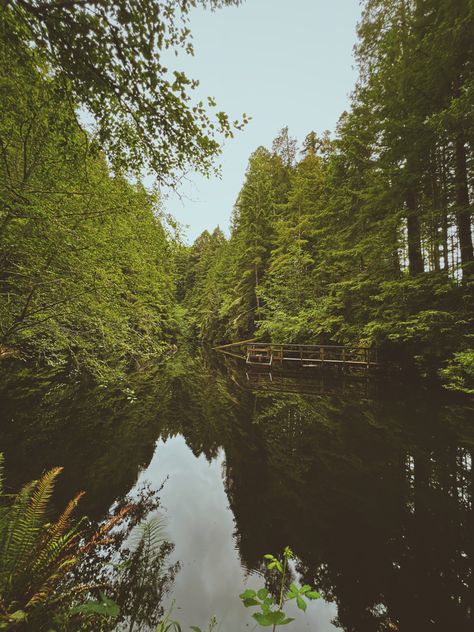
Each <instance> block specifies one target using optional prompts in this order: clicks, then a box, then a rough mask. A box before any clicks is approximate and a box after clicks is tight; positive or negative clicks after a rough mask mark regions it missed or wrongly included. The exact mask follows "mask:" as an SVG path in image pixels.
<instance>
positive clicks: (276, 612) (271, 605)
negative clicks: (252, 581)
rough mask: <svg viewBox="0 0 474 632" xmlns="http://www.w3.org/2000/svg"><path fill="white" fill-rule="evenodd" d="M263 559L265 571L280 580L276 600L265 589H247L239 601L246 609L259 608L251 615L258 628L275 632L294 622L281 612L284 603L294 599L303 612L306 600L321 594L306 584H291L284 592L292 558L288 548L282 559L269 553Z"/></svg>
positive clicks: (316, 597)
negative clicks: (265, 628)
mask: <svg viewBox="0 0 474 632" xmlns="http://www.w3.org/2000/svg"><path fill="white" fill-rule="evenodd" d="M264 557H265V559H266V560H267V569H268V570H269V571H273V570H275V571H277V572H278V573H279V575H280V578H281V579H280V594H279V597H278V600H277V599H276V598H275V597H274V596H273V595H272V594H271V593H270V591H269V590H268V589H267V588H260V589H259V590H252V589H250V588H249V589H247V590H245V591H244V592H243V593H242V594H241V595H240V599H241V600H242V603H243V605H244V606H245V607H246V608H250V607H253V606H256V607H258V608H260V612H254V614H253V615H252V616H253V618H254V619H255V621H256V622H257V623H258V624H259V625H260V626H262V627H270V626H272V627H273V630H275V628H276V627H277V626H279V625H288V624H289V623H291V622H292V621H294V617H288V616H287V615H286V614H285V612H284V611H283V606H284V604H285V602H287V601H291V600H293V599H294V600H295V601H296V605H297V606H298V608H299V609H300V610H303V612H304V611H306V608H307V600H314V599H319V598H320V597H321V594H320V593H319V592H316V591H315V590H313V589H312V588H311V586H309V585H308V584H304V585H303V586H301V587H299V588H298V586H296V584H294V583H293V582H292V583H290V586H289V589H288V590H286V583H285V582H286V578H287V571H288V561H289V560H290V559H292V557H293V552H292V551H291V549H290V548H289V547H286V548H285V550H284V551H283V556H282V559H280V558H278V557H275V556H274V555H272V554H271V553H267V554H266V555H265V556H264Z"/></svg>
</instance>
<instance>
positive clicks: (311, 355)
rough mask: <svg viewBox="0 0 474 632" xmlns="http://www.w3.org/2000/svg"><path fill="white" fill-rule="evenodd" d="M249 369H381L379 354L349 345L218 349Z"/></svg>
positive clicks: (243, 343)
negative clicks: (239, 360)
mask: <svg viewBox="0 0 474 632" xmlns="http://www.w3.org/2000/svg"><path fill="white" fill-rule="evenodd" d="M216 350H217V351H220V352H221V353H225V354H226V355H230V356H233V357H235V358H239V359H241V360H245V363H246V364H247V365H250V366H261V367H272V366H274V365H283V364H287V365H288V364H290V365H293V366H301V367H305V368H311V367H321V366H324V365H332V366H338V367H357V368H363V369H370V368H372V367H377V366H378V358H377V350H376V349H373V348H371V347H356V346H349V345H297V344H277V343H271V342H255V341H253V340H243V341H241V342H234V343H231V344H227V345H221V346H219V347H216Z"/></svg>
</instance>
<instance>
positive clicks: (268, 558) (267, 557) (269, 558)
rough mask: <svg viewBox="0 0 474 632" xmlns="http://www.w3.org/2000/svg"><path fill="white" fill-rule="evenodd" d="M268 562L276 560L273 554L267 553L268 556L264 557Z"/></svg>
mask: <svg viewBox="0 0 474 632" xmlns="http://www.w3.org/2000/svg"><path fill="white" fill-rule="evenodd" d="M263 557H264V558H265V559H266V560H274V559H275V556H274V555H271V553H267V554H266V555H264V556H263Z"/></svg>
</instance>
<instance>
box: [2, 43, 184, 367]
mask: <svg viewBox="0 0 474 632" xmlns="http://www.w3.org/2000/svg"><path fill="white" fill-rule="evenodd" d="M2 59H8V64H3V63H2V64H1V67H0V92H1V103H2V116H1V120H0V154H1V155H0V179H1V180H0V187H1V188H0V196H1V205H2V208H1V215H0V245H1V250H0V297H1V302H0V336H1V337H0V344H1V346H2V347H3V349H4V350H5V349H7V348H14V349H16V350H19V351H20V352H21V353H22V354H23V356H26V357H28V356H29V357H34V358H43V359H45V360H47V361H48V362H49V363H50V364H51V363H52V364H58V365H64V364H65V363H70V364H71V365H72V366H81V367H87V368H88V369H90V370H91V371H92V372H93V373H94V374H95V375H97V376H99V377H102V378H103V377H107V376H108V375H109V374H110V370H115V368H117V367H120V366H122V367H123V366H124V365H125V364H127V363H129V362H133V360H134V359H137V358H140V359H143V358H144V357H149V356H156V355H157V354H159V353H160V352H161V351H162V350H163V347H164V346H165V345H166V344H167V342H169V341H170V340H171V339H172V336H173V335H174V333H175V332H176V329H177V325H176V323H175V322H174V319H175V309H174V306H175V295H174V292H175V288H174V270H173V263H172V256H171V254H172V253H171V251H172V249H173V243H172V240H171V239H169V238H168V236H167V233H166V231H165V228H164V227H163V225H162V222H161V220H160V215H161V211H160V206H159V199H158V197H157V196H156V195H153V194H150V193H148V192H147V191H146V190H145V189H144V188H143V186H141V185H140V184H132V183H131V181H130V180H129V179H127V178H125V177H124V176H121V175H118V174H113V173H112V172H111V170H110V168H109V166H108V164H107V161H106V158H105V156H104V154H103V152H102V151H101V150H100V148H99V146H98V145H97V143H96V142H95V141H94V138H93V136H91V135H90V134H88V133H86V132H85V131H84V129H83V128H82V126H81V125H80V124H79V123H78V120H77V116H78V113H77V108H76V106H75V104H74V103H71V102H70V101H69V100H68V94H67V92H65V90H64V87H63V84H62V82H61V81H59V80H58V79H56V78H54V77H53V76H51V73H50V72H49V69H48V66H47V65H45V64H44V63H43V61H42V58H41V56H40V55H39V54H37V53H36V52H35V51H33V50H31V49H30V50H21V49H19V48H18V47H17V46H14V45H11V43H10V42H9V40H8V39H6V38H5V37H4V38H3V41H2Z"/></svg>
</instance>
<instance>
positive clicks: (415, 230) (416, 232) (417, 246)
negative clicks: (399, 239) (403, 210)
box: [405, 188, 424, 276]
mask: <svg viewBox="0 0 474 632" xmlns="http://www.w3.org/2000/svg"><path fill="white" fill-rule="evenodd" d="M405 201H406V205H407V237H408V271H409V272H410V275H412V276H414V275H416V274H420V273H421V272H424V265H423V255H422V252H421V231H420V222H419V219H418V212H417V202H416V194H415V192H414V191H413V189H411V188H410V189H408V191H407V194H406V200H405Z"/></svg>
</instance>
